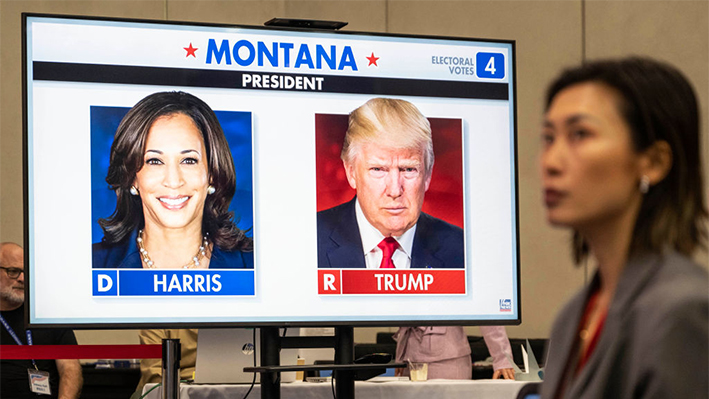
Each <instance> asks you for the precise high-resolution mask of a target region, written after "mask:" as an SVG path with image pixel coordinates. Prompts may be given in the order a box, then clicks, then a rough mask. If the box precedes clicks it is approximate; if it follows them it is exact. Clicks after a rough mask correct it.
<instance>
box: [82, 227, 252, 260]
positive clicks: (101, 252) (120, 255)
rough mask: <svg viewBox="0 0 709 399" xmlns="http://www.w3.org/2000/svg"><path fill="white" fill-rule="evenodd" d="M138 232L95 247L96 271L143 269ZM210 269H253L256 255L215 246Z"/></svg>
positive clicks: (93, 249)
mask: <svg viewBox="0 0 709 399" xmlns="http://www.w3.org/2000/svg"><path fill="white" fill-rule="evenodd" d="M137 237H138V232H137V231H133V232H132V233H131V235H130V236H129V237H128V238H126V239H125V240H123V241H122V242H120V243H118V244H106V243H104V242H99V243H96V244H94V245H93V248H92V255H93V268H94V269H141V268H143V262H142V261H141V258H140V251H139V250H138V243H137V242H136V238H137ZM209 268H210V269H253V268H254V253H253V252H241V251H222V250H220V249H219V248H218V247H216V246H214V249H213V250H212V257H211V259H210V261H209Z"/></svg>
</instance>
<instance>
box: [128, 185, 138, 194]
mask: <svg viewBox="0 0 709 399" xmlns="http://www.w3.org/2000/svg"><path fill="white" fill-rule="evenodd" d="M128 191H130V193H131V195H138V189H137V188H135V186H130V190H128Z"/></svg>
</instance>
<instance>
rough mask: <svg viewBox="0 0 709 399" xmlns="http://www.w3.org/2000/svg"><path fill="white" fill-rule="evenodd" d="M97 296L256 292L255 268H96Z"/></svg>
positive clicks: (246, 293)
mask: <svg viewBox="0 0 709 399" xmlns="http://www.w3.org/2000/svg"><path fill="white" fill-rule="evenodd" d="M92 272H93V278H92V284H93V295H94V296H225V295H227V296H243V295H254V271H253V270H225V269H218V270H217V269H213V270H209V269H207V270H144V269H140V270H132V269H124V270H105V269H104V270H92Z"/></svg>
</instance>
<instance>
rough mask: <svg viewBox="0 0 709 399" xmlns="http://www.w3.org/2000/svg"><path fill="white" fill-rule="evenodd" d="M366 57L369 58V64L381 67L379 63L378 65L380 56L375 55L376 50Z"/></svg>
mask: <svg viewBox="0 0 709 399" xmlns="http://www.w3.org/2000/svg"><path fill="white" fill-rule="evenodd" d="M365 58H367V60H369V64H367V66H372V65H374V66H375V67H379V65H377V60H378V59H379V58H380V57H375V56H374V52H372V55H370V56H369V57H365Z"/></svg>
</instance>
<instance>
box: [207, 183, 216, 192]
mask: <svg viewBox="0 0 709 399" xmlns="http://www.w3.org/2000/svg"><path fill="white" fill-rule="evenodd" d="M215 191H217V189H216V188H214V186H212V185H209V187H207V194H214V192H215Z"/></svg>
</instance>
